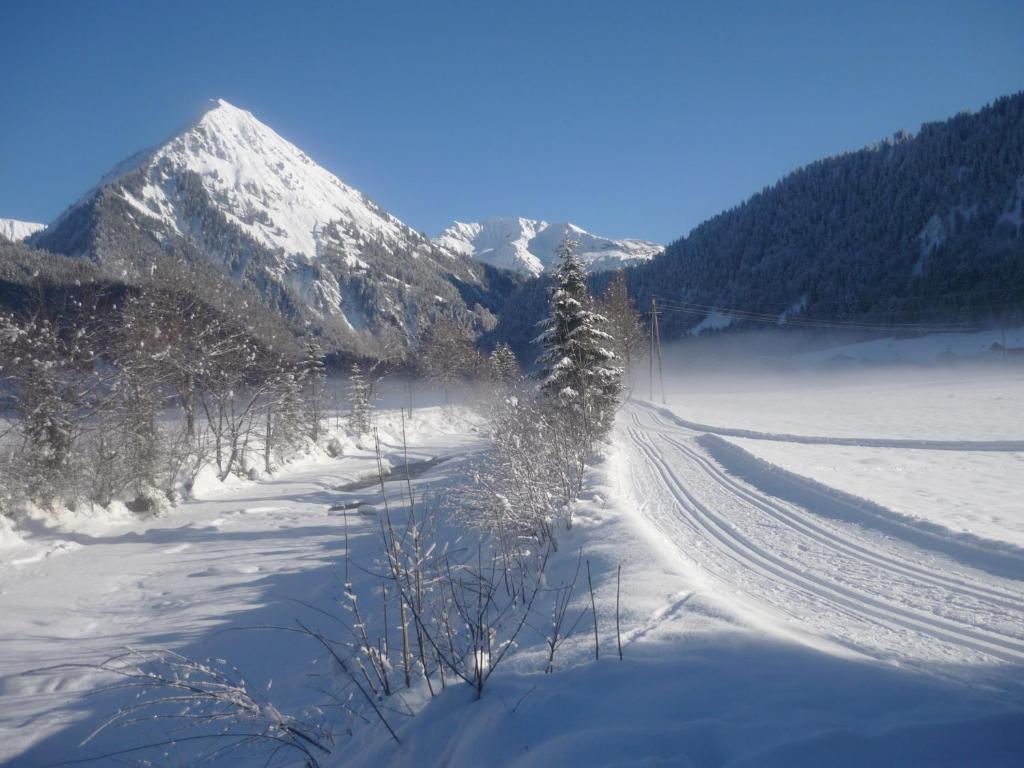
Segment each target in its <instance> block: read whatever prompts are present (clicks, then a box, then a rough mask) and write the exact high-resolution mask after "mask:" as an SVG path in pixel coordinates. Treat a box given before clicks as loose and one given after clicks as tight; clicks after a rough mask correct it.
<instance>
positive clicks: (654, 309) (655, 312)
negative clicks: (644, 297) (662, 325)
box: [647, 296, 658, 403]
mask: <svg viewBox="0 0 1024 768" xmlns="http://www.w3.org/2000/svg"><path fill="white" fill-rule="evenodd" d="M657 317H658V308H657V306H656V305H655V303H654V297H653V296H651V352H650V354H649V355H647V359H648V361H649V362H650V364H651V375H650V378H649V379H648V381H649V382H650V385H651V396H650V397H649V398H647V399H648V400H650V401H651V402H652V403H653V402H654V324H655V323H657V322H658V320H657Z"/></svg>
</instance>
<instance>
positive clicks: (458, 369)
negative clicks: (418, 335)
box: [419, 316, 480, 403]
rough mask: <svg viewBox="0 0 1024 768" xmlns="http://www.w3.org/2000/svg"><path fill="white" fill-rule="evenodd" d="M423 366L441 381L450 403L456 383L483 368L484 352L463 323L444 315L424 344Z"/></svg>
mask: <svg viewBox="0 0 1024 768" xmlns="http://www.w3.org/2000/svg"><path fill="white" fill-rule="evenodd" d="M419 367H420V369H421V370H422V371H423V372H424V373H425V374H426V375H427V376H428V377H429V378H431V379H433V380H434V381H437V382H440V384H441V386H442V387H444V401H445V403H448V402H449V400H450V397H451V387H452V384H454V383H455V382H456V381H460V380H462V379H466V378H468V377H470V376H473V375H475V374H476V373H477V372H478V371H479V370H480V353H479V352H477V350H476V347H475V346H473V342H472V340H471V337H470V335H469V334H468V333H467V331H466V330H465V329H463V328H462V326H460V325H459V324H458V323H457V322H456V321H455V320H454V319H452V318H450V317H448V316H441V317H439V318H438V319H437V320H436V321H435V322H434V324H433V326H431V328H430V332H429V334H428V335H427V338H426V340H425V342H424V343H423V344H422V346H421V348H420V352H419Z"/></svg>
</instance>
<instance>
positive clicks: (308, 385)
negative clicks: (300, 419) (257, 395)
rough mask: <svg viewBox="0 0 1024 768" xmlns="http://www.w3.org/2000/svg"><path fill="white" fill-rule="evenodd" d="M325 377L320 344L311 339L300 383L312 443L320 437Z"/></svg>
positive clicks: (325, 370)
mask: <svg viewBox="0 0 1024 768" xmlns="http://www.w3.org/2000/svg"><path fill="white" fill-rule="evenodd" d="M326 377H327V369H326V367H325V366H324V359H323V354H322V352H321V350H320V344H319V343H318V342H317V341H316V340H315V339H311V340H309V341H307V342H306V355H305V358H304V359H303V363H302V383H303V386H304V388H305V394H306V418H307V421H308V434H309V437H310V439H311V440H312V441H313V442H314V443H315V442H317V441H318V440H319V439H320V424H321V422H322V421H323V404H324V402H323V401H324V380H325V379H326Z"/></svg>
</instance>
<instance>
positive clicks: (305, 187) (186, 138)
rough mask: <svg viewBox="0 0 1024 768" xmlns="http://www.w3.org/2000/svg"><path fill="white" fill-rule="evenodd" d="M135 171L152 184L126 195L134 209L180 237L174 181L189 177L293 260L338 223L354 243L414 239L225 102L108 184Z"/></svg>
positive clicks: (314, 250) (232, 217) (310, 253)
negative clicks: (373, 239) (195, 178)
mask: <svg viewBox="0 0 1024 768" xmlns="http://www.w3.org/2000/svg"><path fill="white" fill-rule="evenodd" d="M134 170H142V171H143V173H144V174H145V176H146V180H147V183H146V184H145V185H144V186H143V188H142V189H141V191H138V192H136V193H135V194H131V193H128V199H129V202H131V203H132V204H133V205H135V206H136V207H137V208H139V209H140V210H141V211H142V212H143V213H145V214H146V215H149V216H155V217H157V218H159V219H161V220H163V221H164V222H165V223H167V224H169V225H170V226H171V227H172V228H173V229H175V230H176V231H177V232H179V233H181V234H187V233H188V230H189V226H190V222H189V221H188V220H187V217H183V216H182V215H181V211H178V210H176V206H175V200H174V198H175V190H174V182H175V181H176V180H177V179H178V177H180V175H181V173H182V172H183V171H191V172H193V173H195V174H197V175H198V177H199V179H200V180H201V182H202V185H203V187H204V189H205V190H206V192H207V193H208V195H209V197H210V199H211V200H212V201H213V203H214V204H215V205H216V207H217V208H218V209H219V210H220V211H221V213H223V214H224V215H225V216H226V217H227V218H228V220H229V221H230V222H231V223H233V224H236V225H238V226H239V227H240V228H241V229H242V230H243V231H245V232H246V233H247V234H249V235H250V236H252V237H253V238H254V239H256V240H257V241H258V242H260V243H262V244H263V245H265V246H268V247H270V248H272V249H278V248H279V249H281V250H282V251H283V252H284V254H285V255H288V256H294V255H299V256H304V257H306V258H307V259H313V258H315V257H316V256H317V254H318V249H319V245H320V242H319V234H318V233H319V232H320V230H321V229H322V228H323V227H324V226H326V225H328V224H332V223H337V224H339V225H340V226H339V227H338V229H339V230H340V231H342V232H347V233H348V236H349V237H350V238H356V239H358V238H363V239H365V238H367V237H380V238H382V239H384V240H395V239H405V238H407V237H408V235H409V232H410V230H409V229H408V228H407V227H405V226H404V225H403V224H402V223H401V222H400V221H399V220H398V219H396V218H395V217H393V216H391V215H390V214H388V213H386V212H385V211H384V210H382V209H381V208H380V207H378V206H377V205H375V204H374V203H372V202H371V201H370V200H368V199H367V198H366V197H365V196H364V195H363V194H362V193H360V192H359V191H357V190H355V189H353V188H352V187H349V186H348V185H346V184H344V183H343V182H342V181H341V180H340V179H338V177H336V176H335V175H333V174H332V173H330V172H329V171H327V170H325V169H324V168H321V167H320V166H319V165H317V164H316V163H315V162H313V160H312V159H310V157H309V156H308V155H307V154H306V153H305V152H303V151H302V150H300V149H299V148H298V147H296V146H295V145H294V144H292V143H291V142H289V141H287V140H285V139H284V138H282V137H281V136H279V135H278V134H277V133H276V132H275V131H274V130H273V129H271V128H269V127H268V126H266V125H264V124H263V123H261V122H260V121H259V120H257V119H256V117H254V116H253V114H252V113H251V112H248V111H246V110H244V109H239V108H238V107H236V106H234V105H232V104H230V103H228V102H227V101H225V100H223V99H217V100H215V101H212V102H211V107H210V108H209V109H207V111H206V112H205V113H204V114H203V115H202V117H201V118H200V119H199V120H198V122H196V123H195V124H193V125H192V126H191V127H189V128H187V129H186V130H184V131H183V132H181V133H179V134H178V135H176V136H174V137H173V138H172V139H170V140H169V141H168V142H167V143H166V144H164V145H162V146H161V147H159V148H157V149H155V150H151V151H149V152H144V153H141V154H140V155H137V156H136V157H135V158H132V159H131V160H130V161H129V162H128V163H127V164H124V165H122V166H121V167H119V168H117V169H115V172H114V173H113V174H111V175H110V176H108V177H107V179H105V180H104V183H110V182H111V181H113V180H116V178H118V177H121V176H124V175H125V174H126V173H128V172H130V171H134ZM343 239H344V238H343ZM342 245H345V243H342Z"/></svg>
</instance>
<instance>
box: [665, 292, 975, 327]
mask: <svg viewBox="0 0 1024 768" xmlns="http://www.w3.org/2000/svg"><path fill="white" fill-rule="evenodd" d="M658 303H659V304H660V305H661V311H663V312H677V313H680V314H688V315H694V316H702V317H709V316H712V315H718V316H720V317H724V318H729V319H732V320H742V321H749V322H757V323H770V324H772V325H793V326H800V327H805V328H841V329H847V330H861V331H899V330H905V331H918V332H932V333H936V332H951V331H972V330H978V328H977V327H974V326H970V325H967V324H964V323H943V324H939V323H890V324H881V323H868V322H864V321H858V320H825V319H819V318H810V317H801V316H799V315H797V316H793V317H789V316H788V313H787V312H782V313H780V314H769V313H767V312H755V311H752V310H743V309H734V308H726V307H716V306H710V305H707V304H695V303H692V302H684V301H677V300H673V299H666V298H664V297H659V298H658Z"/></svg>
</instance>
